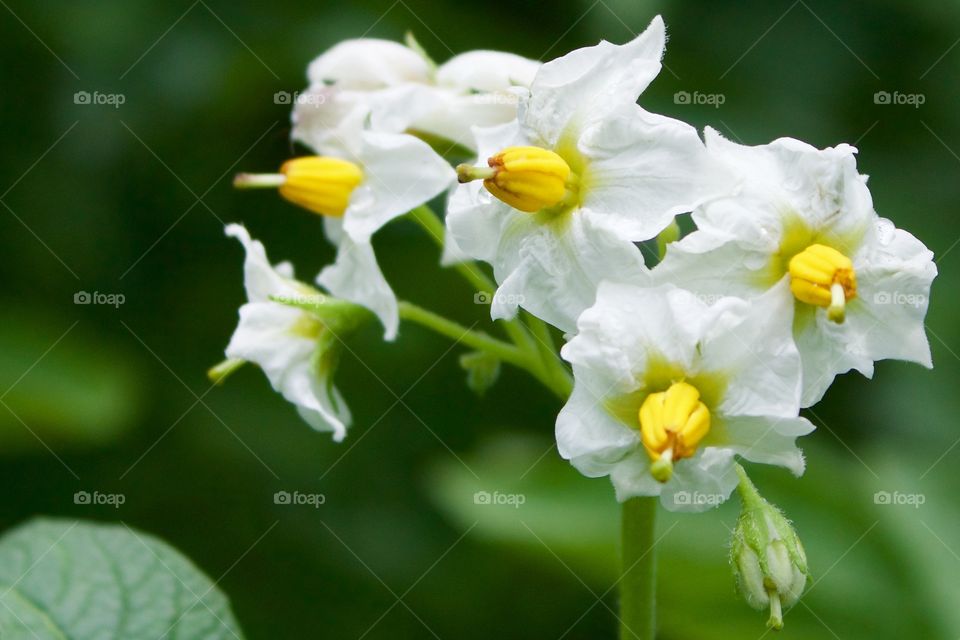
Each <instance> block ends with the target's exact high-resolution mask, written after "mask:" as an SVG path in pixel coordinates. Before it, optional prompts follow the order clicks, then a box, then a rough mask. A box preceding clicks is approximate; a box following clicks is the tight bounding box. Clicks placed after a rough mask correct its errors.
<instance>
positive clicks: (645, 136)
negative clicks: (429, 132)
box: [448, 18, 722, 332]
mask: <svg viewBox="0 0 960 640" xmlns="http://www.w3.org/2000/svg"><path fill="white" fill-rule="evenodd" d="M665 39H666V35H665V30H664V25H663V21H662V20H661V19H660V18H656V19H654V20H653V22H652V23H651V24H650V26H649V27H648V28H647V30H646V31H644V32H643V33H642V34H640V35H639V36H637V37H636V38H635V39H634V40H632V41H631V42H628V43H627V44H624V45H619V46H618V45H613V44H610V43H609V42H601V43H600V44H599V45H597V46H594V47H588V48H585V49H579V50H577V51H574V52H572V53H569V54H567V55H565V56H563V57H561V58H558V59H557V60H553V61H551V62H548V63H546V64H544V65H543V67H541V68H540V70H539V71H538V72H537V75H536V76H535V77H534V79H533V83H532V84H531V85H530V90H529V92H527V93H526V94H525V95H522V96H521V103H520V110H519V114H518V118H517V120H516V121H514V122H511V123H509V124H505V125H502V126H500V127H496V128H491V129H487V130H482V131H481V130H478V131H477V146H478V149H479V157H480V158H481V159H482V160H483V161H484V164H485V165H487V166H482V167H473V166H468V165H462V166H461V167H459V168H458V173H459V176H460V181H461V182H465V183H467V184H464V185H463V186H461V187H459V188H458V189H457V191H456V192H455V193H454V194H453V197H452V198H451V201H450V206H449V213H448V216H449V218H448V220H449V226H450V230H451V232H452V234H453V236H454V238H455V240H456V242H457V244H458V245H459V246H460V247H461V248H462V249H463V250H464V251H465V252H466V253H467V254H468V255H470V256H472V257H473V258H476V259H479V260H483V261H486V262H489V263H490V264H492V265H493V267H494V274H495V276H496V280H497V282H498V283H499V285H500V287H499V289H498V291H497V295H496V296H495V297H494V300H493V305H492V309H491V311H492V315H493V317H494V318H510V317H513V315H514V314H515V313H516V311H517V307H518V306H523V307H524V308H525V309H527V310H528V311H530V312H531V313H533V314H534V315H536V316H538V317H540V318H541V319H543V320H546V321H547V322H549V323H551V324H553V325H555V326H557V327H560V328H561V329H562V330H564V331H567V332H570V331H573V330H574V329H575V326H576V319H577V316H578V315H579V314H580V312H581V311H583V310H584V309H585V308H587V307H589V306H590V305H591V304H592V303H593V298H594V293H595V291H596V287H597V284H598V283H599V282H600V281H601V280H603V279H605V278H608V277H611V276H612V275H614V274H620V276H621V277H623V278H630V277H632V276H635V275H637V274H641V273H642V272H643V270H644V262H643V257H642V255H641V254H640V252H639V251H638V249H637V248H636V246H635V245H634V242H638V241H642V240H648V239H650V238H653V237H654V236H656V235H657V234H658V233H660V231H662V230H663V229H664V228H665V227H667V226H668V225H669V224H670V223H671V222H672V221H673V219H674V216H676V215H677V214H680V213H683V212H685V211H689V210H691V209H692V208H693V207H695V206H696V205H698V204H700V203H702V202H704V201H705V200H707V199H709V198H710V197H712V196H715V195H719V193H720V185H721V184H722V183H721V181H720V179H719V175H718V173H717V172H716V171H715V170H714V169H713V168H712V167H711V163H710V160H709V158H708V157H707V154H706V151H705V149H704V148H703V144H702V143H701V141H700V137H699V136H698V134H697V131H696V130H695V129H694V128H693V127H691V126H689V125H687V124H685V123H682V122H680V121H678V120H673V119H671V118H667V117H664V116H660V115H656V114H653V113H650V112H648V111H646V110H644V109H642V108H641V107H640V106H638V105H637V104H636V101H637V97H638V96H639V95H640V94H641V93H642V92H643V90H644V89H645V88H646V87H647V85H649V84H650V82H651V81H653V79H654V78H655V77H656V76H657V74H658V73H659V71H660V66H661V63H660V59H661V57H662V55H663V50H664V43H665Z"/></svg>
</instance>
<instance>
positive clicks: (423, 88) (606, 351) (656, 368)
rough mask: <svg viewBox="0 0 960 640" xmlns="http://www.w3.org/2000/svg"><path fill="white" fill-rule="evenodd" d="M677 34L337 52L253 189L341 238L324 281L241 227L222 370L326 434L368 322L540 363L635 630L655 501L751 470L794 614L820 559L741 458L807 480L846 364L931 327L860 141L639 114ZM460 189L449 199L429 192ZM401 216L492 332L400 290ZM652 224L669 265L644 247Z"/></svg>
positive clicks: (750, 594) (775, 617)
mask: <svg viewBox="0 0 960 640" xmlns="http://www.w3.org/2000/svg"><path fill="white" fill-rule="evenodd" d="M665 41H666V33H665V27H664V24H663V21H662V20H661V19H660V18H659V17H657V18H654V20H653V21H652V22H651V23H650V26H649V27H648V28H647V29H646V31H644V32H643V33H642V34H640V35H639V36H637V37H636V38H635V39H633V40H632V41H630V42H628V43H626V44H623V45H614V44H611V43H609V42H605V41H602V42H600V43H599V44H597V45H596V46H592V47H586V48H583V49H578V50H575V51H573V52H571V53H568V54H567V55H564V56H562V57H560V58H558V59H556V60H552V61H549V62H546V63H544V64H542V65H541V64H540V63H537V62H533V61H531V60H528V59H526V58H521V57H520V56H516V55H513V54H508V53H499V52H492V51H472V52H468V53H465V54H461V55H459V56H454V57H453V58H451V59H450V60H449V61H448V62H446V63H444V64H442V65H439V66H437V65H435V64H434V63H433V62H432V61H431V60H430V59H429V58H428V57H427V56H426V54H425V53H424V52H423V50H422V49H421V48H420V47H419V45H417V44H416V43H415V42H414V41H412V40H410V41H408V43H407V44H406V45H403V44H399V43H393V42H388V41H384V40H374V39H358V40H348V41H346V42H343V43H341V44H339V45H337V46H335V47H333V48H332V49H330V50H329V51H327V52H325V53H324V54H322V55H321V56H320V57H318V58H317V59H316V60H314V61H313V63H312V64H311V65H310V70H309V77H310V83H311V84H310V88H309V89H308V91H307V92H306V93H305V94H302V95H301V96H300V97H299V98H298V100H297V101H296V104H294V105H293V122H294V130H293V138H294V139H295V140H296V141H298V142H300V143H303V144H305V145H306V146H307V147H309V148H310V150H311V153H312V154H316V155H307V156H303V157H296V158H293V159H291V160H288V161H287V162H286V163H284V164H283V165H282V167H281V169H280V170H279V172H278V173H273V174H241V175H239V176H237V179H236V185H237V186H238V187H245V188H250V187H271V188H276V189H277V190H278V191H279V193H280V195H281V196H282V197H284V198H285V199H287V200H289V201H290V202H293V203H295V204H297V205H299V206H300V207H302V208H305V209H307V210H309V211H311V212H313V213H316V214H318V215H319V216H320V218H321V219H322V228H323V231H322V232H321V231H320V228H319V227H320V226H321V225H320V224H318V225H317V226H318V231H317V233H318V236H319V235H321V234H325V235H326V237H327V239H328V240H330V241H331V242H332V243H333V244H334V245H335V246H336V247H337V254H336V259H335V260H334V262H333V264H329V265H327V266H326V267H324V268H323V270H322V271H321V272H320V274H319V276H318V277H317V279H316V281H317V283H319V285H321V286H322V288H323V292H321V291H320V290H319V289H316V288H314V287H313V286H310V285H307V284H304V283H302V282H299V281H297V280H295V279H294V277H293V270H292V267H291V266H290V265H288V264H286V263H284V264H281V265H276V266H271V265H270V263H269V262H268V260H267V257H266V252H265V249H264V247H263V245H261V244H260V243H259V242H257V241H255V240H252V239H251V238H250V236H249V234H248V233H247V231H246V229H245V228H244V227H242V226H239V225H230V226H228V227H227V233H228V235H230V236H233V237H236V238H238V239H239V240H240V241H241V242H242V243H243V244H244V247H245V248H246V251H247V257H246V262H245V268H244V277H245V284H246V290H247V297H248V301H247V302H246V303H245V304H244V305H243V306H242V307H241V308H240V322H239V324H238V326H237V329H236V331H235V333H234V335H233V338H232V339H231V340H230V344H229V346H228V347H227V357H228V360H227V361H226V362H224V363H223V364H221V365H218V366H217V367H214V369H212V370H211V377H213V378H214V379H215V380H218V381H219V380H221V379H223V378H224V377H226V375H228V374H229V373H230V372H231V371H232V370H233V369H235V368H236V367H237V366H239V365H240V364H242V363H243V362H246V361H250V362H254V363H256V364H257V365H259V366H260V367H261V368H262V369H263V371H264V372H265V373H266V375H267V377H268V379H269V380H270V383H271V384H272V385H273V387H274V388H275V389H276V390H277V391H279V392H280V393H281V394H282V395H283V397H284V398H286V399H287V400H288V401H290V402H291V403H293V404H294V405H295V406H296V407H297V409H298V410H299V412H300V414H301V415H302V416H303V418H304V419H305V420H306V421H307V422H308V423H310V424H311V425H312V426H313V427H315V428H317V429H322V430H329V431H332V432H333V434H334V440H336V441H340V440H341V439H343V437H344V435H345V433H346V429H347V426H348V425H349V422H350V413H349V410H348V409H347V407H346V405H345V404H344V402H343V399H342V398H341V396H340V394H339V393H338V392H337V390H336V388H335V387H334V386H333V384H332V375H333V370H334V366H335V363H336V356H337V354H338V353H339V347H340V346H341V344H340V343H341V342H342V340H343V339H344V338H346V334H348V333H349V332H350V330H351V329H353V328H354V327H355V326H356V325H357V324H358V323H359V322H360V321H361V320H362V319H363V318H364V317H366V316H370V317H373V316H374V315H375V316H376V317H377V318H379V320H380V322H381V324H382V325H383V328H384V338H385V340H387V341H393V340H394V339H395V338H396V337H397V335H398V330H399V326H400V323H401V321H403V322H405V323H412V324H417V325H420V326H421V327H424V328H426V329H429V330H431V331H433V332H435V333H436V334H439V335H441V336H443V337H445V338H448V339H450V340H453V341H454V343H455V345H460V346H463V347H466V348H467V349H468V351H467V352H466V353H464V354H462V355H461V358H460V360H459V362H460V365H461V367H462V368H463V369H465V370H466V372H467V376H466V377H467V384H468V385H469V387H470V388H471V389H472V390H473V391H475V392H477V393H478V394H484V393H487V392H489V391H490V390H491V389H492V388H493V387H494V386H495V385H496V382H497V378H498V375H499V373H500V370H501V365H508V366H511V367H514V368H516V369H519V370H521V371H524V372H526V373H528V374H530V375H531V376H532V377H533V378H534V379H535V380H536V381H538V382H539V383H541V384H542V385H543V386H544V387H545V388H546V389H547V390H549V391H550V392H551V393H553V394H554V396H556V397H557V398H558V399H559V400H560V401H561V402H562V403H563V406H562V408H560V409H559V410H558V411H559V413H558V415H557V417H556V422H555V433H554V435H555V438H556V443H557V447H558V451H559V453H560V455H561V457H563V458H564V459H566V460H569V461H570V463H571V464H572V466H573V467H575V468H576V469H577V470H579V471H580V472H581V473H582V474H583V475H585V476H588V477H591V478H597V477H605V476H608V477H609V478H610V481H611V482H612V485H613V489H614V491H613V493H614V497H615V498H616V499H617V500H618V501H620V502H621V503H622V521H621V532H622V533H621V541H622V544H621V555H622V561H623V567H624V575H623V576H622V579H621V581H620V589H621V597H620V611H619V615H618V619H619V623H620V626H621V637H622V638H638V639H639V640H653V639H654V637H655V634H656V626H655V622H654V620H655V617H654V608H655V598H654V594H655V575H656V571H655V562H656V559H655V558H656V555H655V554H653V553H650V551H651V550H652V548H653V547H654V545H655V543H656V536H655V533H656V528H655V523H656V514H657V512H658V510H659V506H661V505H662V506H663V507H664V508H666V509H668V510H671V511H689V512H700V511H705V510H707V509H710V508H712V507H715V506H717V505H718V504H720V503H721V502H723V501H725V500H726V499H728V498H729V497H730V496H731V494H732V493H733V491H734V489H737V494H738V496H739V498H740V504H741V516H740V518H739V519H738V522H737V525H736V528H735V529H734V531H733V532H732V541H731V544H730V545H729V546H730V552H731V558H730V559H731V567H732V571H733V577H734V581H735V584H736V586H737V589H738V592H739V593H740V594H741V595H742V596H743V598H744V599H745V600H746V602H747V603H748V604H749V605H750V606H752V607H754V608H756V609H763V610H767V611H769V620H768V625H769V626H770V627H771V628H773V629H779V628H781V627H782V626H783V618H784V611H785V610H786V609H787V608H788V607H790V606H792V605H793V604H795V603H796V602H798V601H799V600H800V598H801V597H802V596H803V592H804V589H805V588H806V585H807V582H808V575H809V572H808V566H807V557H806V553H805V551H804V548H803V545H802V544H801V542H800V538H799V535H798V534H797V532H796V531H795V529H794V528H793V526H792V525H791V524H790V522H789V521H788V520H787V518H786V516H785V515H784V514H783V513H782V512H781V511H780V510H779V509H778V508H777V507H776V506H774V505H772V504H770V503H768V502H767V501H766V500H765V499H763V498H762V496H761V495H760V493H759V490H758V489H757V488H756V486H755V485H754V484H753V483H752V481H751V480H750V478H749V477H748V475H747V470H746V469H745V468H744V467H743V466H741V465H740V462H749V463H754V464H765V465H772V466H776V467H781V468H783V469H786V470H788V471H790V472H792V473H793V474H794V475H795V476H800V475H801V474H802V473H803V472H804V470H805V466H806V463H805V458H804V456H803V454H802V452H801V450H800V449H799V447H798V445H797V438H799V437H800V436H804V435H807V434H809V433H811V432H812V431H813V430H814V427H813V425H812V424H811V423H810V422H809V421H808V420H807V419H806V418H805V417H803V416H801V415H800V411H801V408H805V407H809V406H811V405H813V404H814V403H816V402H817V401H819V400H820V398H821V397H822V396H823V395H824V393H825V392H826V391H827V388H828V387H829V386H830V384H831V383H832V381H833V379H834V378H835V376H836V375H837V374H839V373H842V372H845V371H847V370H850V369H858V370H859V371H861V372H863V373H864V374H866V375H867V376H870V375H872V373H873V366H874V365H873V363H874V361H876V360H880V359H885V358H897V359H902V360H911V361H914V362H918V363H920V364H923V365H925V366H928V367H929V366H931V364H932V363H931V360H930V350H929V345H928V343H927V339H926V335H925V332H924V324H923V323H924V316H925V314H926V310H927V305H928V296H929V291H930V286H931V282H932V281H933V279H934V277H935V276H936V273H937V271H936V267H935V266H934V263H933V261H932V257H933V256H932V254H931V253H930V251H928V250H927V248H926V247H925V246H924V245H923V244H922V243H921V242H920V241H919V240H917V239H916V238H914V237H913V236H912V235H910V234H909V233H907V232H906V231H902V230H899V229H897V228H895V227H894V225H893V223H891V222H890V221H888V220H886V219H883V218H880V217H879V216H878V215H877V214H876V212H875V211H874V208H873V201H872V198H871V195H870V191H869V190H868V188H867V185H866V177H865V176H862V175H860V174H859V173H858V171H857V167H856V161H855V156H854V154H855V153H856V150H855V149H854V148H853V147H850V146H848V145H843V144H841V145H838V146H836V147H833V148H828V149H823V150H818V149H816V148H814V147H811V146H810V145H807V144H805V143H803V142H800V141H798V140H793V139H789V138H781V139H779V140H775V141H774V142H772V143H770V144H767V145H761V146H756V147H750V146H744V145H738V144H734V143H732V142H730V141H727V140H725V139H723V138H722V137H721V136H720V135H719V134H718V133H717V132H716V131H714V130H713V129H710V128H707V129H706V131H705V139H706V142H705V143H704V142H703V141H702V140H701V138H700V134H699V132H698V131H697V130H696V129H695V128H693V127H692V126H690V125H688V124H685V123H683V122H680V121H679V120H674V119H672V118H669V117H666V116H662V115H656V114H653V113H650V112H648V111H646V110H645V109H643V108H641V107H640V106H639V105H638V104H637V100H638V99H639V97H640V95H641V94H642V93H643V92H644V91H645V90H646V89H647V87H648V85H649V84H650V83H651V82H652V81H653V80H654V79H655V78H656V76H657V75H658V73H659V71H660V68H661V57H662V55H663V52H664V46H665ZM450 151H453V153H450V154H448V153H447V152H450ZM458 153H459V154H460V155H464V153H466V154H467V155H472V154H473V153H475V154H476V156H475V157H474V159H473V160H472V161H471V162H469V163H464V164H460V165H459V166H457V168H456V170H454V168H453V167H452V166H451V165H450V163H449V162H448V161H447V160H446V159H445V158H446V157H447V156H448V155H457V154H458ZM458 181H459V183H460V184H457V182H458ZM444 196H447V197H446V198H445V199H446V204H447V207H446V209H447V210H446V219H445V221H444V220H443V219H442V218H441V216H439V215H437V214H435V213H434V212H433V211H432V209H431V208H430V205H429V202H430V201H431V200H435V199H436V200H442V199H444ZM689 212H692V218H693V222H694V223H695V224H696V230H694V231H693V232H692V233H690V234H689V235H687V236H686V237H683V238H680V225H679V224H678V223H677V221H676V217H677V216H678V215H680V214H684V213H689ZM402 216H405V217H406V218H407V219H408V220H410V221H413V222H415V223H417V224H418V225H419V226H420V227H421V228H422V229H423V230H424V231H426V232H427V234H428V236H429V237H430V238H431V239H433V240H434V241H435V242H436V243H437V244H438V245H440V249H441V252H442V253H441V255H442V256H443V260H442V263H441V264H442V266H450V267H452V268H453V269H455V270H456V271H457V272H458V273H459V274H460V275H462V276H463V277H464V279H465V280H466V281H467V282H468V283H469V284H470V286H471V288H472V290H471V291H470V293H465V294H464V300H469V296H471V295H472V296H474V301H475V302H478V303H484V302H486V303H490V304H491V312H490V315H491V317H492V319H493V320H494V321H495V322H491V323H490V326H489V327H488V328H489V331H488V330H486V329H485V330H478V329H475V328H474V327H473V326H472V325H471V326H465V325H463V324H461V323H460V322H458V321H456V320H453V319H451V318H447V317H445V316H443V315H441V314H439V313H436V312H434V311H431V310H429V309H425V308H423V307H420V306H418V305H417V304H415V303H414V302H411V301H409V300H398V299H397V296H396V295H395V294H394V291H393V288H392V287H391V285H390V284H389V282H388V280H387V277H386V275H385V274H384V273H383V271H382V270H381V268H380V266H379V264H378V262H377V258H376V255H375V254H374V250H373V246H372V244H371V241H372V238H373V236H374V234H375V233H376V232H377V231H379V230H380V229H381V228H383V227H384V226H385V225H386V224H387V223H389V222H391V221H393V220H395V219H398V218H400V217H402ZM654 238H656V240H657V245H658V247H659V249H660V256H659V261H658V264H656V265H655V266H652V267H651V266H648V264H647V261H646V260H645V259H644V254H643V253H642V252H641V249H640V247H639V246H638V245H639V243H641V242H645V241H648V240H652V239H654ZM394 240H395V241H396V239H394ZM399 241H400V242H402V241H404V240H403V239H401V240H399ZM308 242H312V240H309V241H308ZM651 244H652V243H651ZM410 250H411V251H419V250H420V248H419V245H416V247H415V248H414V245H411V248H410ZM471 260H476V261H478V262H471ZM483 263H486V264H483ZM488 266H489V267H492V275H493V278H492V279H491V277H490V275H489V274H488V273H487V269H488ZM418 277H419V278H420V280H419V281H420V282H430V279H429V278H430V276H429V275H424V274H418ZM491 292H493V293H492V299H490V298H489V296H490V294H491ZM328 293H329V296H328V295H327V294H328ZM417 293H419V292H417ZM521 308H522V309H523V310H524V311H525V313H520V309H521ZM558 340H561V341H565V344H563V345H562V347H561V348H560V349H559V352H558V350H557V347H556V344H557V342H558Z"/></svg>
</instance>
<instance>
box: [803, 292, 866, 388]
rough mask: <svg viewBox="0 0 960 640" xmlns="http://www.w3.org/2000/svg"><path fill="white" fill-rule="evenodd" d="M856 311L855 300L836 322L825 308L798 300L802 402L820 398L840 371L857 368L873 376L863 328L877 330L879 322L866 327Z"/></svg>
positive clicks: (864, 373)
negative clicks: (842, 317)
mask: <svg viewBox="0 0 960 640" xmlns="http://www.w3.org/2000/svg"><path fill="white" fill-rule="evenodd" d="M851 302H852V303H854V302H856V301H855V300H854V301H851ZM857 312H858V311H857V305H856V304H849V305H847V319H846V322H844V323H843V324H837V323H836V322H832V321H830V320H828V319H827V315H826V312H825V311H824V310H823V309H820V308H816V307H811V306H809V305H804V304H799V303H798V304H797V305H796V306H795V309H794V314H795V320H794V330H793V335H794V340H795V341H796V343H797V349H798V350H799V351H800V360H801V361H802V363H803V392H802V394H801V398H800V406H802V407H810V406H813V405H815V404H816V403H817V402H819V401H820V399H821V398H823V394H824V393H826V391H827V389H828V388H829V387H830V385H831V384H832V383H833V379H834V378H835V377H836V376H837V374H840V373H845V372H847V371H850V370H852V369H856V370H857V371H859V372H860V373H862V374H863V375H865V376H866V377H868V378H871V377H873V359H872V358H870V357H869V356H867V355H866V354H865V353H864V349H863V347H862V341H863V340H864V339H865V338H866V336H865V335H864V333H863V329H865V328H866V329H868V330H876V329H877V328H878V327H879V325H873V327H864V326H863V324H862V323H859V322H857V318H856V315H857ZM853 327H856V328H853ZM858 343H859V344H858Z"/></svg>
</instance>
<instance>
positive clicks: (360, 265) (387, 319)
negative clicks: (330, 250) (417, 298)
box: [317, 234, 400, 341]
mask: <svg viewBox="0 0 960 640" xmlns="http://www.w3.org/2000/svg"><path fill="white" fill-rule="evenodd" d="M317 282H318V283H319V284H321V285H322V286H323V287H325V288H326V289H327V291H329V292H330V293H331V294H333V295H334V296H336V297H338V298H342V299H344V300H349V301H351V302H355V303H357V304H359V305H362V306H364V307H366V308H367V309H370V310H371V311H372V312H373V313H374V314H376V316H377V317H378V318H380V322H381V323H383V328H384V336H383V337H384V339H385V340H390V341H392V340H393V339H394V338H396V336H397V328H398V326H399V324H400V316H399V312H398V310H397V296H396V295H395V294H394V293H393V289H391V288H390V285H389V284H388V283H387V280H386V278H384V276H383V272H382V271H380V265H378V264H377V257H376V256H375V255H374V253H373V247H372V246H370V243H369V242H357V241H355V240H353V239H352V238H351V237H350V236H349V235H347V234H340V241H339V244H338V247H337V260H336V262H334V264H332V265H328V266H327V267H325V268H324V269H323V271H321V272H320V275H319V276H317Z"/></svg>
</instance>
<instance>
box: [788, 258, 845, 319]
mask: <svg viewBox="0 0 960 640" xmlns="http://www.w3.org/2000/svg"><path fill="white" fill-rule="evenodd" d="M789 271H790V290H791V291H793V295H794V296H795V297H796V298H797V300H799V301H800V302H806V303H807V304H812V305H815V306H818V307H825V308H826V309H827V317H828V318H829V319H830V320H832V321H834V322H838V323H839V322H843V320H844V317H845V315H846V304H847V302H849V301H850V300H853V299H854V298H856V297H857V274H856V272H855V271H854V269H853V262H852V261H851V260H850V258H848V257H847V256H845V255H843V254H842V253H840V252H839V251H837V250H836V249H833V248H832V247H827V246H825V245H822V244H812V245H810V246H809V247H807V248H806V249H804V250H803V251H801V252H800V253H798V254H797V255H795V256H793V258H791V260H790V269H789Z"/></svg>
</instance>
